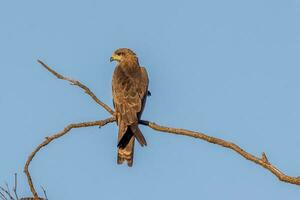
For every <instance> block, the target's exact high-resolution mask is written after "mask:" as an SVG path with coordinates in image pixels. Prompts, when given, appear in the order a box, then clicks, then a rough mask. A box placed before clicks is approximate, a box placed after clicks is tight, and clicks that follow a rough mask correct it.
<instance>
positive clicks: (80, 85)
mask: <svg viewBox="0 0 300 200" xmlns="http://www.w3.org/2000/svg"><path fill="white" fill-rule="evenodd" d="M37 61H38V63H40V64H41V65H42V66H43V67H44V68H46V69H47V70H48V71H49V72H51V73H52V74H53V75H54V76H56V77H57V78H58V79H62V80H66V81H69V82H70V83H71V84H72V85H76V86H78V87H80V88H82V89H83V90H84V91H85V93H86V94H88V95H89V96H91V97H92V99H93V100H94V101H95V102H96V103H98V104H99V105H100V106H102V107H103V108H104V109H105V110H106V111H107V112H109V113H110V114H111V115H113V114H114V111H113V110H112V109H111V108H110V107H109V106H108V105H106V104H105V103H103V102H102V101H100V100H99V99H98V98H97V97H96V95H95V94H94V93H93V92H92V91H91V90H90V89H89V88H88V87H87V86H85V85H83V84H82V83H80V82H79V81H77V80H74V79H71V78H68V77H64V76H63V75H61V74H59V73H57V72H56V71H55V70H53V69H52V68H51V67H49V66H48V65H46V64H45V63H44V62H42V61H41V60H37Z"/></svg>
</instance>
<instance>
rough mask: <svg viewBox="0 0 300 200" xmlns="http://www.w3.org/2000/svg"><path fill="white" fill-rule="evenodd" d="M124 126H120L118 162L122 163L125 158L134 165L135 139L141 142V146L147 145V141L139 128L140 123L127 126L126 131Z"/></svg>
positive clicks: (130, 164) (128, 163)
mask: <svg viewBox="0 0 300 200" xmlns="http://www.w3.org/2000/svg"><path fill="white" fill-rule="evenodd" d="M123 130H124V128H122V127H121V126H120V127H119V134H118V139H119V142H118V160H117V163H118V164H122V163H123V162H124V161H125V160H126V161H127V165H128V166H129V167H131V166H132V165H133V154H134V140H135V138H136V139H137V140H138V142H139V143H140V144H141V146H146V145H147V142H146V140H145V138H144V136H143V134H142V132H141V130H140V129H139V127H138V125H131V126H128V127H126V131H125V133H124V131H123Z"/></svg>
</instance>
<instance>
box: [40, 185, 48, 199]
mask: <svg viewBox="0 0 300 200" xmlns="http://www.w3.org/2000/svg"><path fill="white" fill-rule="evenodd" d="M41 187H42V190H43V192H44V196H45V200H48V197H47V193H46V190H45V189H44V187H43V186H41Z"/></svg>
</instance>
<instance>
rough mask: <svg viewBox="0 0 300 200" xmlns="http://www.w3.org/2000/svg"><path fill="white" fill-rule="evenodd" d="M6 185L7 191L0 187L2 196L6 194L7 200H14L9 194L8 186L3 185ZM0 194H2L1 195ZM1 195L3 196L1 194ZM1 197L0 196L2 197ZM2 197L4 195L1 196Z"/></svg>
mask: <svg viewBox="0 0 300 200" xmlns="http://www.w3.org/2000/svg"><path fill="white" fill-rule="evenodd" d="M5 185H6V187H7V189H4V188H3V187H1V186H0V190H2V191H3V192H4V194H6V195H7V196H8V197H9V199H10V200H14V198H13V197H12V196H11V194H10V191H9V188H8V185H7V184H5ZM1 194H2V193H1ZM2 195H3V194H2ZM2 195H1V196H2ZM3 196H4V195H3Z"/></svg>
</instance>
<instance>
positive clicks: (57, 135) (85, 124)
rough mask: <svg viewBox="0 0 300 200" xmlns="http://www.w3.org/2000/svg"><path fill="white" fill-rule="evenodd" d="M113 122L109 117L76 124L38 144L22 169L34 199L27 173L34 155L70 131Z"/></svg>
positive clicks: (31, 183) (113, 119) (112, 118)
mask: <svg viewBox="0 0 300 200" xmlns="http://www.w3.org/2000/svg"><path fill="white" fill-rule="evenodd" d="M114 121H115V117H110V118H107V119H105V120H99V121H93V122H82V123H77V124H70V125H68V126H66V127H65V128H64V130H62V131H60V132H58V133H56V134H54V135H52V136H50V137H46V138H45V140H44V141H43V142H42V143H41V144H40V145H38V146H37V147H36V148H35V150H34V151H33V152H32V153H31V154H30V155H29V157H28V158H27V161H26V164H25V167H24V173H25V174H26V176H27V181H28V184H29V187H30V190H31V192H32V194H33V196H34V199H39V196H38V194H37V192H36V190H35V188H34V185H33V182H32V179H31V176H30V173H29V170H28V168H29V165H30V163H31V161H32V159H33V157H34V156H35V154H36V153H37V152H38V151H39V150H40V149H41V148H43V147H44V146H46V145H48V144H49V143H50V142H51V141H53V140H55V139H57V138H59V137H61V136H63V135H65V134H66V133H68V132H69V131H70V130H71V129H73V128H82V127H90V126H104V125H106V124H108V123H111V122H114Z"/></svg>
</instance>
